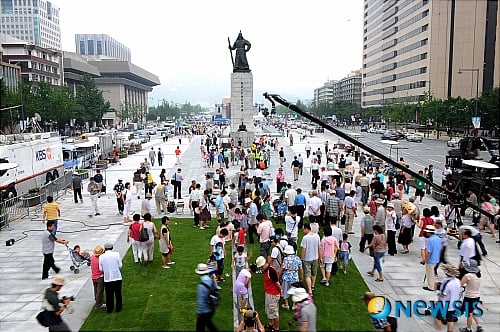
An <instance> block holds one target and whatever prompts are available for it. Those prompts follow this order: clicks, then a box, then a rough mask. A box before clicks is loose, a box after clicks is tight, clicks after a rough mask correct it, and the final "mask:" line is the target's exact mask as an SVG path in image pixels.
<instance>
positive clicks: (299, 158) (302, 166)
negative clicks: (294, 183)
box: [297, 153, 304, 175]
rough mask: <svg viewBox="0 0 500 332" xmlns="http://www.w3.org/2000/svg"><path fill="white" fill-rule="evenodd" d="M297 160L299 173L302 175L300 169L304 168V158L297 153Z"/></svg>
mask: <svg viewBox="0 0 500 332" xmlns="http://www.w3.org/2000/svg"><path fill="white" fill-rule="evenodd" d="M297 161H298V162H299V164H300V166H299V174H300V175H302V171H303V170H304V158H302V156H301V155H300V153H299V155H298V157H297Z"/></svg>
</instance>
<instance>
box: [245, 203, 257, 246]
mask: <svg viewBox="0 0 500 332" xmlns="http://www.w3.org/2000/svg"><path fill="white" fill-rule="evenodd" d="M245 207H246V208H247V220H248V242H250V244H253V243H254V238H253V236H254V234H257V214H259V209H258V208H257V204H255V203H254V202H253V201H252V199H251V198H250V197H247V198H245Z"/></svg>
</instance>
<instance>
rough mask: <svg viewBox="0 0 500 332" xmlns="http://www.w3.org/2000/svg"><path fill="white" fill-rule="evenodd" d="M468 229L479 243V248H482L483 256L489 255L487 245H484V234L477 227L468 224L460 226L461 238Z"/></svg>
mask: <svg viewBox="0 0 500 332" xmlns="http://www.w3.org/2000/svg"><path fill="white" fill-rule="evenodd" d="M466 229H468V230H469V231H470V234H471V237H472V238H473V239H474V241H475V242H476V243H477V244H478V245H479V248H481V252H482V253H483V256H486V255H488V252H487V251H486V247H485V246H484V243H483V236H482V235H481V233H480V232H479V231H478V230H477V229H476V228H474V227H472V226H466V225H462V226H460V227H458V234H459V239H461V237H462V234H463V232H464V231H465V230H466Z"/></svg>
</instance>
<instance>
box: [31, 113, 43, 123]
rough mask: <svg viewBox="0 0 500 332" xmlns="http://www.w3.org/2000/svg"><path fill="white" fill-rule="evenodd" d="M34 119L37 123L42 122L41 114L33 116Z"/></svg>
mask: <svg viewBox="0 0 500 332" xmlns="http://www.w3.org/2000/svg"><path fill="white" fill-rule="evenodd" d="M33 117H34V118H35V120H36V121H37V122H40V121H42V117H41V116H40V114H39V113H35V114H34V115H33Z"/></svg>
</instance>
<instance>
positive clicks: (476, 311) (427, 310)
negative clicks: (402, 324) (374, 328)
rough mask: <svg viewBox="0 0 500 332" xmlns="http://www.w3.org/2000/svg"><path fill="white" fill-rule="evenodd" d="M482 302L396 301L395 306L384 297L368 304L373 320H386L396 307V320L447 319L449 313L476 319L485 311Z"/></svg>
mask: <svg viewBox="0 0 500 332" xmlns="http://www.w3.org/2000/svg"><path fill="white" fill-rule="evenodd" d="M480 304H481V302H480V301H476V302H473V303H466V305H465V306H464V305H463V304H462V302H461V301H455V302H450V301H429V302H426V301H422V300H418V301H414V302H412V301H405V302H403V301H395V302H394V305H392V304H391V302H390V301H389V300H388V299H386V298H385V297H383V296H376V297H374V298H372V299H370V301H369V302H368V313H369V314H370V316H371V317H372V318H373V319H386V318H387V317H388V316H389V315H390V314H391V312H392V308H393V307H394V312H393V314H394V316H395V317H396V318H399V317H402V316H405V317H408V318H410V317H412V316H415V317H425V316H432V317H434V318H436V317H446V313H447V312H448V311H451V310H453V311H455V314H454V316H455V317H460V316H462V315H464V316H466V317H467V316H469V314H471V313H472V314H473V316H475V317H481V316H482V315H483V309H482V308H481V307H480Z"/></svg>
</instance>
